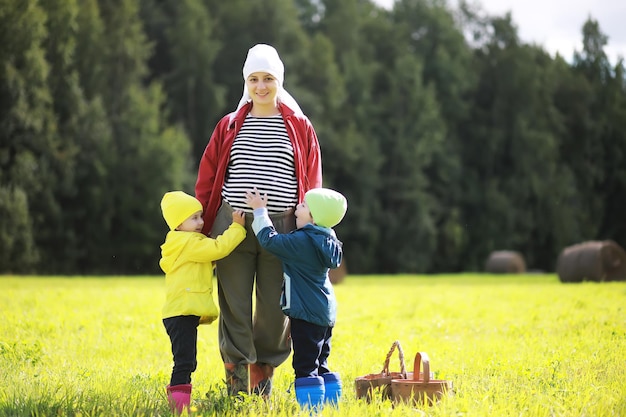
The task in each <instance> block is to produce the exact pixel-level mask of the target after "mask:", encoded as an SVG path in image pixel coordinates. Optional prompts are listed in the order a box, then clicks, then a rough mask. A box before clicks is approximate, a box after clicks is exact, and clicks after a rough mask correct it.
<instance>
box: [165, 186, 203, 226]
mask: <svg viewBox="0 0 626 417" xmlns="http://www.w3.org/2000/svg"><path fill="white" fill-rule="evenodd" d="M161 211H162V212H163V218H164V219H165V222H166V223H167V225H168V226H169V227H170V230H175V229H176V228H177V227H178V226H180V225H181V224H182V223H183V222H184V221H185V220H187V219H188V218H189V216H191V215H192V214H194V213H196V212H198V211H202V204H200V202H199V201H198V200H197V199H196V198H195V197H192V196H190V195H189V194H187V193H184V192H182V191H170V192H168V193H165V195H164V196H163V199H161Z"/></svg>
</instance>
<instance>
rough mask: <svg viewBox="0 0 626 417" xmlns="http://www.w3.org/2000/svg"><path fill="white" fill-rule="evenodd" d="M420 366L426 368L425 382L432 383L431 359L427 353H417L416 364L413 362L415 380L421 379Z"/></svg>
mask: <svg viewBox="0 0 626 417" xmlns="http://www.w3.org/2000/svg"><path fill="white" fill-rule="evenodd" d="M420 365H423V366H424V382H425V383H426V384H427V383H428V382H430V359H429V358H428V354H427V353H426V352H417V353H416V354H415V362H413V380H414V381H419V379H420Z"/></svg>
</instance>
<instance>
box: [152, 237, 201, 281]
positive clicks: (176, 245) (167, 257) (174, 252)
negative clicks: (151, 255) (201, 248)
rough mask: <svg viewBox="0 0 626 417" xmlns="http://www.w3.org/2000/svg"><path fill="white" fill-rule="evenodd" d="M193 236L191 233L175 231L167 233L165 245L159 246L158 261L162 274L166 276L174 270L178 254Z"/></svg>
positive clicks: (178, 257)
mask: <svg viewBox="0 0 626 417" xmlns="http://www.w3.org/2000/svg"><path fill="white" fill-rule="evenodd" d="M193 234H194V233H193V232H179V231H177V230H173V231H170V232H168V233H167V236H166V237H165V243H163V244H162V245H161V260H160V261H159V266H160V267H161V269H162V270H163V272H165V273H166V274H168V273H170V272H172V271H173V270H174V269H176V267H177V266H178V265H177V261H178V260H179V259H180V254H181V252H182V251H183V248H184V247H185V245H187V242H188V241H189V239H191V238H192V237H193Z"/></svg>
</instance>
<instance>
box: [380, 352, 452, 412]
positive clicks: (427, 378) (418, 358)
mask: <svg viewBox="0 0 626 417" xmlns="http://www.w3.org/2000/svg"><path fill="white" fill-rule="evenodd" d="M420 364H421V365H423V369H424V370H423V373H420ZM413 375H419V377H417V378H415V377H414V378H397V379H392V380H391V399H392V400H393V401H394V402H395V403H401V402H402V403H413V404H428V405H432V404H434V403H436V402H437V401H439V400H440V399H441V398H442V397H443V396H444V395H446V394H450V393H452V392H453V391H452V382H451V381H444V380H438V379H431V373H430V360H429V358H428V355H427V354H426V353H424V352H417V354H416V355H415V362H414V363H413Z"/></svg>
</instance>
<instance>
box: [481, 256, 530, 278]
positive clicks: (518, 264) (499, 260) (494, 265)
mask: <svg viewBox="0 0 626 417" xmlns="http://www.w3.org/2000/svg"><path fill="white" fill-rule="evenodd" d="M485 271H486V272H489V273H492V274H519V273H523V272H526V262H525V261H524V257H523V256H522V254H521V253H519V252H516V251H512V250H498V251H494V252H491V254H490V255H489V257H488V258H487V261H486V262H485Z"/></svg>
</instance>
